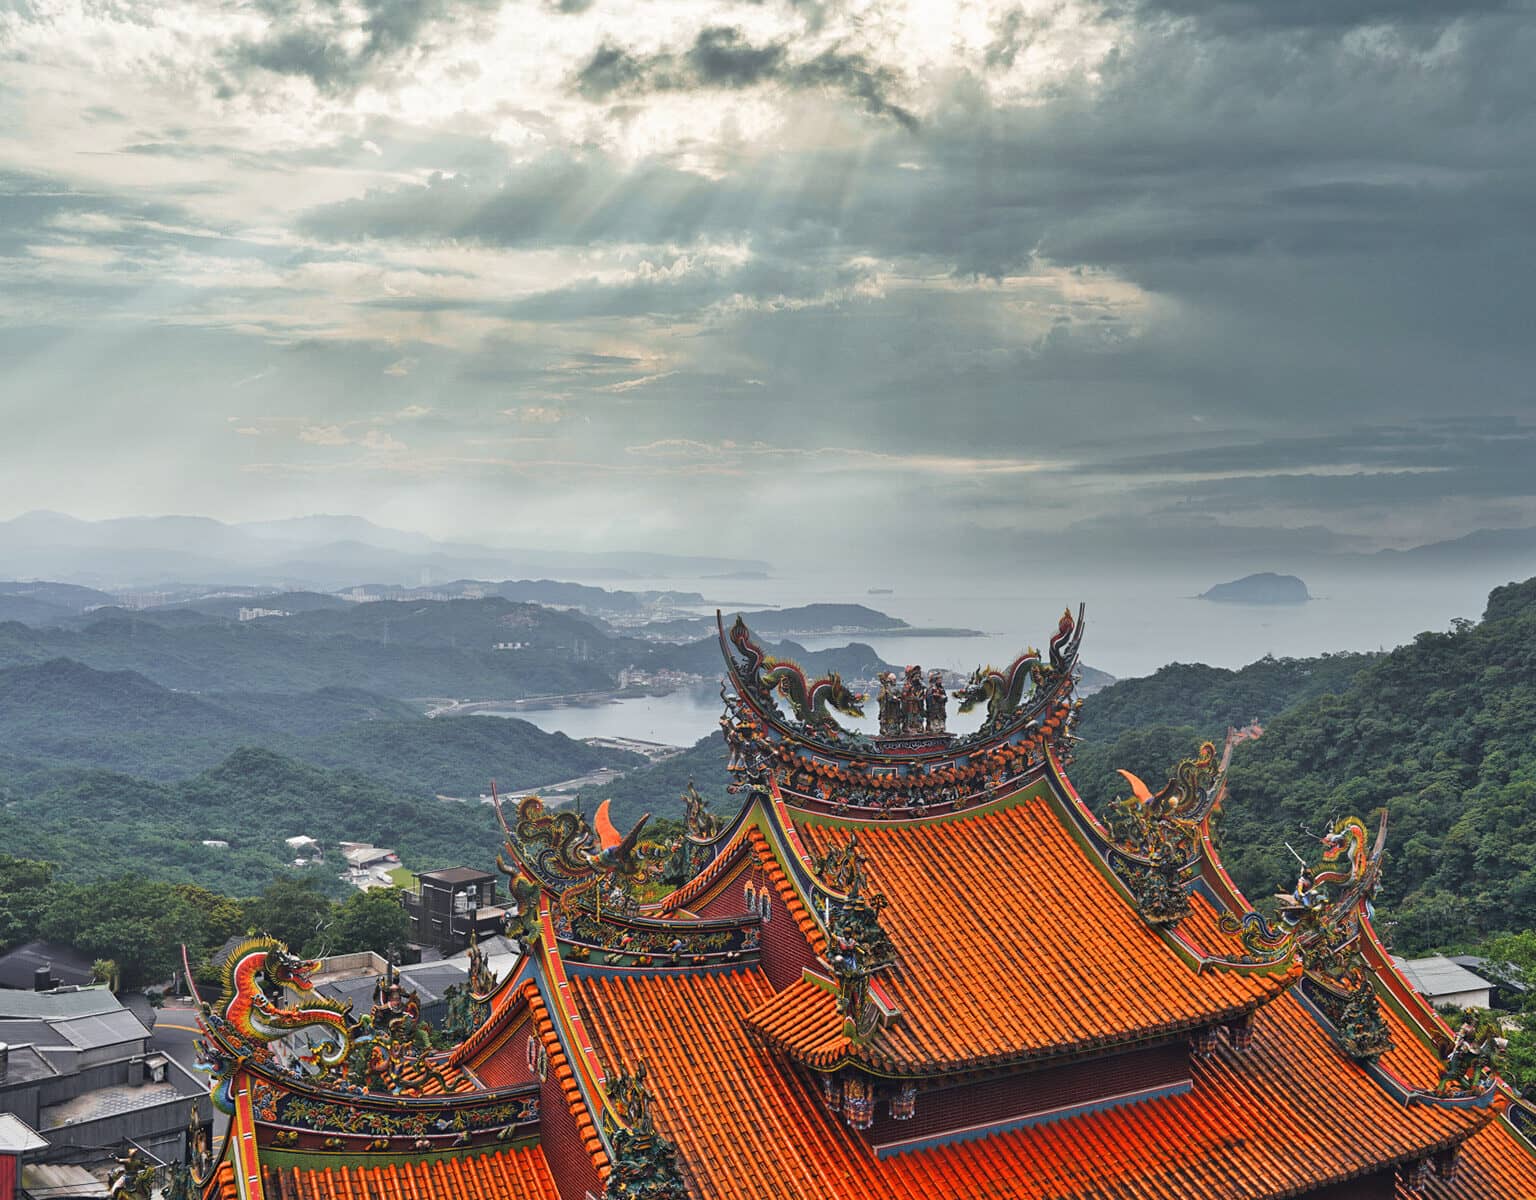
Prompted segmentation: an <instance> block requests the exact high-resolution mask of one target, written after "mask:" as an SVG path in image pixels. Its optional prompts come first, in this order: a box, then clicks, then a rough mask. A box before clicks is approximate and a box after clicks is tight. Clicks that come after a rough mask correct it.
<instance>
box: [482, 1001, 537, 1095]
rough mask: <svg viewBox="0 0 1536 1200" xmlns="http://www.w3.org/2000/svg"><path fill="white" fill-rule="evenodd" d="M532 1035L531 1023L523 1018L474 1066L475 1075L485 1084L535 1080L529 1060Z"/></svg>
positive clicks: (496, 1085)
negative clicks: (503, 1039) (529, 1045)
mask: <svg viewBox="0 0 1536 1200" xmlns="http://www.w3.org/2000/svg"><path fill="white" fill-rule="evenodd" d="M532 1036H533V1023H532V1022H531V1021H529V1020H527V1019H526V1018H525V1019H524V1020H523V1021H522V1022H521V1023H520V1024H519V1025H518V1026H516V1027H515V1028H514V1029H513V1030H512V1032H511V1033H510V1034H508V1035H507V1038H506V1040H505V1041H503V1042H501V1043H500V1044H499V1045H497V1046H496V1047H495V1048H494V1049H493V1050H492V1051H491V1052H490V1053H489V1054H487V1055H486V1056H485V1057H484V1058H483V1059H481V1061H480V1062H478V1063H476V1064H475V1065H474V1072H475V1074H476V1075H478V1076H479V1077H480V1079H481V1081H482V1082H483V1083H484V1084H485V1086H486V1087H489V1088H504V1087H515V1086H516V1085H517V1084H520V1083H535V1082H537V1081H538V1078H539V1077H538V1074H537V1073H536V1070H535V1068H534V1067H532V1066H530V1065H529V1063H528V1042H529V1039H530V1038H531V1037H532Z"/></svg>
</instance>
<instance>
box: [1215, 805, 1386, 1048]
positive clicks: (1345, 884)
mask: <svg viewBox="0 0 1536 1200" xmlns="http://www.w3.org/2000/svg"><path fill="white" fill-rule="evenodd" d="M1315 840H1316V841H1317V842H1318V843H1319V844H1320V845H1321V846H1322V861H1321V862H1320V863H1319V864H1318V865H1317V866H1315V867H1314V866H1309V865H1308V864H1307V861H1306V859H1304V858H1303V857H1302V856H1301V855H1300V854H1298V853H1297V852H1296V851H1295V850H1294V849H1292V850H1291V853H1292V854H1293V855H1295V857H1296V860H1297V861H1298V862H1299V863H1300V864H1301V870H1300V872H1299V873H1298V874H1297V877H1296V885H1295V887H1293V888H1292V889H1291V891H1289V892H1282V893H1279V894H1277V895H1276V896H1275V900H1276V902H1277V905H1278V920H1277V921H1275V922H1274V923H1271V921H1270V920H1268V919H1267V918H1265V917H1264V916H1263V915H1261V914H1260V913H1259V912H1257V911H1249V912H1246V913H1242V914H1241V915H1239V914H1235V913H1223V914H1222V915H1221V917H1220V920H1219V921H1218V924H1219V926H1220V928H1221V929H1222V930H1223V931H1225V932H1227V933H1235V934H1237V935H1238V936H1239V939H1240V940H1241V941H1242V944H1243V948H1244V949H1245V950H1247V951H1248V952H1249V954H1250V955H1252V956H1253V957H1254V958H1256V959H1258V960H1259V961H1262V962H1282V961H1285V960H1287V959H1290V960H1293V961H1295V962H1297V963H1299V964H1300V965H1301V968H1302V970H1303V972H1304V976H1303V984H1302V987H1303V991H1304V993H1305V994H1306V996H1307V998H1308V999H1309V1000H1311V1001H1312V1002H1313V1003H1314V1005H1315V1006H1316V1007H1317V1008H1318V1009H1320V1010H1321V1011H1322V1013H1323V1015H1324V1016H1326V1017H1327V1018H1328V1021H1329V1023H1330V1024H1332V1026H1333V1028H1334V1034H1335V1040H1336V1041H1337V1042H1338V1044H1339V1047H1340V1048H1341V1049H1342V1050H1343V1051H1344V1052H1345V1053H1346V1054H1347V1055H1349V1056H1350V1057H1351V1058H1354V1059H1356V1060H1358V1061H1361V1062H1375V1061H1376V1060H1377V1059H1378V1058H1380V1057H1381V1056H1382V1055H1383V1054H1385V1053H1386V1052H1387V1051H1388V1050H1390V1049H1392V1046H1393V1041H1392V1033H1391V1030H1390V1029H1389V1028H1388V1026H1387V1023H1386V1021H1385V1020H1384V1019H1383V1018H1382V1015H1381V1008H1380V1004H1379V1003H1378V1001H1377V998H1376V990H1375V987H1374V986H1373V984H1372V977H1373V972H1372V970H1371V967H1370V964H1369V963H1368V962H1367V961H1366V959H1365V956H1364V954H1363V953H1362V952H1361V949H1360V934H1361V928H1362V923H1363V922H1365V921H1368V920H1369V918H1370V916H1371V913H1372V911H1373V909H1372V904H1371V901H1372V898H1373V897H1374V896H1375V894H1376V889H1377V888H1378V887H1379V886H1380V884H1381V873H1382V865H1383V863H1384V862H1385V859H1386V842H1387V813H1386V810H1385V809H1383V810H1382V813H1381V822H1380V824H1379V825H1378V827H1377V832H1376V839H1375V842H1374V843H1372V842H1371V840H1370V834H1369V831H1368V830H1367V829H1366V825H1365V822H1364V821H1362V820H1361V819H1360V818H1359V817H1341V818H1339V819H1338V820H1336V821H1334V822H1333V824H1332V825H1331V827H1330V828H1329V830H1328V832H1327V833H1325V834H1323V835H1322V836H1320V837H1316V838H1315ZM1341 859H1343V860H1344V862H1343V863H1342V864H1341V863H1340V860H1341ZM1329 887H1337V888H1338V893H1337V894H1336V895H1330V894H1329V891H1328V889H1329Z"/></svg>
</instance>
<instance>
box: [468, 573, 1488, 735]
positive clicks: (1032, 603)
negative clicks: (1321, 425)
mask: <svg viewBox="0 0 1536 1200" xmlns="http://www.w3.org/2000/svg"><path fill="white" fill-rule="evenodd" d="M1229 578H1230V576H1229ZM1305 579H1306V582H1307V585H1308V588H1309V590H1310V591H1311V593H1312V595H1313V596H1314V597H1315V598H1314V599H1313V600H1311V601H1310V602H1308V603H1306V604H1301V605H1294V606H1265V605H1239V604H1216V603H1212V602H1211V601H1208V600H1202V599H1199V597H1198V593H1199V592H1200V591H1203V590H1204V589H1205V588H1207V587H1209V586H1211V585H1212V584H1215V583H1221V582H1224V581H1225V580H1224V579H1222V578H1211V579H1199V580H1192V579H1190V578H1188V577H1187V576H1182V575H1177V574H1171V573H1170V574H1168V575H1166V576H1162V577H1158V576H1149V575H1146V574H1137V573H1134V572H1127V573H1126V574H1125V575H1124V577H1108V578H1103V577H1100V578H1094V577H1089V576H1082V577H1078V578H1071V577H1069V575H1068V573H1066V572H1063V571H1060V570H1057V569H1054V568H1050V567H1047V568H1046V569H1045V570H1043V571H1041V572H1038V573H1023V572H1020V573H1018V574H1017V575H1008V574H1003V575H1000V576H997V577H994V578H991V579H987V580H980V579H970V580H967V579H961V578H955V577H950V576H944V575H937V576H923V577H919V578H912V579H907V578H903V577H901V576H900V575H898V574H897V573H895V572H892V573H890V574H888V575H884V576H881V575H879V574H876V575H874V576H859V577H852V576H847V577H843V578H838V577H835V576H828V575H824V574H821V575H817V576H815V577H814V578H797V577H795V576H793V575H782V576H780V575H776V576H773V577H771V578H768V579H741V580H722V579H681V578H676V577H670V578H667V579H632V580H624V581H623V582H618V583H607V584H605V586H609V587H622V588H627V589H633V590H646V589H658V590H679V591H691V592H699V593H701V594H702V595H703V596H705V597H706V600H707V603H705V604H703V605H700V606H697V607H696V608H695V609H693V610H692V611H695V612H697V613H698V614H699V615H704V616H708V617H709V618H710V619H711V620H713V617H714V613H715V609H716V608H717V607H718V608H719V609H721V610H722V611H724V612H725V613H726V614H727V615H729V614H731V613H735V612H738V611H740V612H742V613H744V614H745V615H746V618H747V622H748V624H749V625H750V624H751V619H752V612H753V611H754V610H758V609H764V608H773V607H785V606H791V605H801V604H809V603H822V602H825V603H847V604H863V605H867V606H868V607H870V608H875V609H878V610H880V611H881V612H884V613H888V614H890V615H892V616H896V617H900V618H901V619H902V620H904V621H906V622H907V623H908V624H909V625H910V626H913V627H950V628H956V627H958V628H965V629H974V630H978V631H980V632H979V634H978V635H977V636H973V637H913V636H909V635H903V634H900V633H897V634H856V635H847V634H840V635H832V636H823V637H814V638H811V637H807V638H796V639H794V640H796V641H798V642H800V643H801V644H802V645H804V646H806V647H807V648H808V649H813V650H814V649H822V648H825V647H828V646H839V645H843V644H845V643H847V642H849V641H859V642H864V643H867V644H868V645H871V646H873V647H874V649H875V650H876V652H877V653H878V654H879V655H880V657H881V658H883V659H885V660H886V661H887V662H890V663H896V664H901V665H905V664H909V663H916V664H921V665H922V666H923V667H924V668H925V669H926V668H930V667H942V668H947V669H951V670H956V671H964V672H967V673H968V672H969V671H971V670H972V669H974V668H975V667H977V666H981V665H986V664H992V665H997V666H1005V665H1007V664H1008V663H1010V662H1012V661H1013V659H1014V658H1015V657H1016V656H1017V655H1018V654H1020V653H1022V652H1023V650H1024V649H1025V648H1026V647H1027V646H1031V645H1032V646H1036V647H1038V648H1040V649H1041V650H1042V651H1043V650H1044V649H1045V646H1046V643H1047V641H1048V640H1049V638H1050V635H1051V634H1052V632H1053V631H1054V630H1055V628H1056V622H1057V620H1058V619H1059V618H1060V616H1061V613H1062V610H1063V609H1064V608H1066V607H1069V606H1070V607H1071V609H1072V611H1073V613H1074V614H1075V613H1076V611H1077V606H1078V604H1079V603H1082V604H1085V605H1086V610H1087V617H1086V627H1085V629H1084V636H1083V652H1082V660H1083V662H1084V663H1086V664H1088V665H1090V666H1093V667H1097V668H1098V669H1099V670H1102V671H1107V672H1109V673H1110V674H1111V675H1114V676H1116V677H1119V678H1128V677H1132V676H1137V675H1147V674H1150V673H1151V672H1153V671H1155V670H1157V669H1158V668H1159V667H1161V666H1163V665H1165V664H1167V663H1173V662H1186V663H1194V662H1198V663H1208V664H1210V665H1212V666H1219V667H1231V668H1235V667H1240V666H1243V665H1245V664H1246V663H1250V662H1253V661H1255V660H1256V659H1259V658H1262V657H1264V656H1265V655H1274V656H1275V657H1311V656H1314V655H1319V654H1324V653H1329V652H1335V651H1360V650H1389V649H1391V648H1393V647H1394V646H1398V645H1400V644H1402V643H1404V642H1407V641H1411V640H1412V639H1413V637H1414V636H1415V635H1417V634H1418V633H1420V632H1422V631H1425V630H1437V631H1443V630H1445V629H1448V628H1449V627H1450V624H1451V622H1452V620H1453V619H1455V618H1458V617H1466V618H1471V619H1474V620H1475V619H1476V618H1477V617H1478V616H1480V615H1481V613H1482V611H1483V607H1484V604H1485V603H1486V600H1487V594H1488V591H1489V590H1490V588H1492V587H1494V586H1497V585H1498V584H1500V583H1503V582H1507V580H1508V577H1505V576H1501V575H1500V574H1499V573H1498V572H1489V571H1486V570H1485V571H1482V572H1471V571H1467V572H1442V573H1440V574H1438V575H1435V576H1415V577H1411V578H1409V577H1405V576H1403V575H1402V574H1389V573H1386V572H1379V573H1375V572H1365V571H1338V572H1334V573H1328V574H1317V573H1315V572H1310V573H1308V574H1307V575H1306V576H1305ZM872 588H874V589H882V590H880V591H879V592H878V593H877V594H871V592H870V589H872ZM883 589H889V591H885V590H883ZM868 710H869V715H868V716H867V717H866V719H865V721H863V722H858V721H850V722H848V724H852V725H862V726H864V727H865V728H866V729H867V730H868V731H869V732H871V733H872V732H874V731H875V722H874V715H873V714H874V706H873V705H872V704H871V705H869V706H868ZM720 712H721V705H720V696H719V691H718V688H705V689H687V690H681V691H677V692H673V693H671V694H670V695H667V696H648V697H640V698H635V699H626V700H618V701H613V702H611V703H607V704H602V705H597V706H595V707H583V708H551V709H542V710H520V711H518V712H515V713H498V714H494V715H499V716H513V717H519V718H522V719H523V720H526V721H530V722H532V723H533V724H535V725H537V726H539V727H540V728H542V729H545V730H549V731H559V732H561V733H565V734H567V735H568V736H570V737H574V738H586V737H626V738H635V739H639V740H642V741H650V742H660V743H663V744H667V745H676V746H686V745H692V744H693V742H695V741H697V740H698V739H699V738H701V737H704V736H706V735H707V734H709V733H711V732H713V731H714V730H715V729H717V728H718V727H719V726H718V722H719V718H720ZM980 717H981V714H980V713H979V712H977V713H974V714H972V715H970V716H969V717H964V716H959V715H952V717H951V722H950V727H951V728H952V729H954V730H955V731H956V732H959V733H965V732H969V730H970V729H971V728H972V727H973V726H974V724H975V723H977V722H979V720H980Z"/></svg>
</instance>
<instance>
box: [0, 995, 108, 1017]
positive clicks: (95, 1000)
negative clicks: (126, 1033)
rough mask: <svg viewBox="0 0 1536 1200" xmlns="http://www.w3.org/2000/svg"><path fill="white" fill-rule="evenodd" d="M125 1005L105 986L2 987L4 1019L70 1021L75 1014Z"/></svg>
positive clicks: (0, 1002)
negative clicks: (49, 989) (57, 988)
mask: <svg viewBox="0 0 1536 1200" xmlns="http://www.w3.org/2000/svg"><path fill="white" fill-rule="evenodd" d="M122 1007H123V1006H122V1004H121V1003H120V1002H119V1001H118V998H117V997H116V996H114V995H113V994H112V993H111V991H110V990H109V989H107V988H105V987H94V988H79V989H78V990H75V991H52V992H22V991H12V990H10V989H0V1021H4V1020H8V1019H15V1020H28V1019H31V1020H44V1021H68V1020H72V1019H73V1018H75V1017H99V1016H101V1015H102V1014H103V1013H110V1012H118V1011H120V1010H121V1009H122Z"/></svg>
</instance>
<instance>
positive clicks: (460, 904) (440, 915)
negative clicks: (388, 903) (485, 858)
mask: <svg viewBox="0 0 1536 1200" xmlns="http://www.w3.org/2000/svg"><path fill="white" fill-rule="evenodd" d="M405 911H406V912H407V913H409V914H410V917H411V940H412V941H413V942H415V943H417V944H418V945H420V946H432V947H435V948H436V949H437V950H438V951H440V952H441V953H443V954H452V953H454V952H455V951H458V950H463V949H464V948H465V947H466V946H468V945H469V935H470V933H471V932H473V933H475V934H476V935H477V936H478V937H479V938H480V940H481V941H485V940H486V939H487V938H493V937H495V936H497V935H498V934H500V933H501V931H502V928H503V925H504V923H505V921H506V916H507V910H506V909H505V908H503V907H501V906H499V905H498V904H497V902H496V877H495V876H494V875H492V874H491V873H490V872H489V871H477V870H475V869H474V868H473V867H447V868H445V869H443V870H441V871H423V872H422V873H421V874H419V875H417V876H416V887H415V889H414V890H412V891H409V892H406V893H405Z"/></svg>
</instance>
